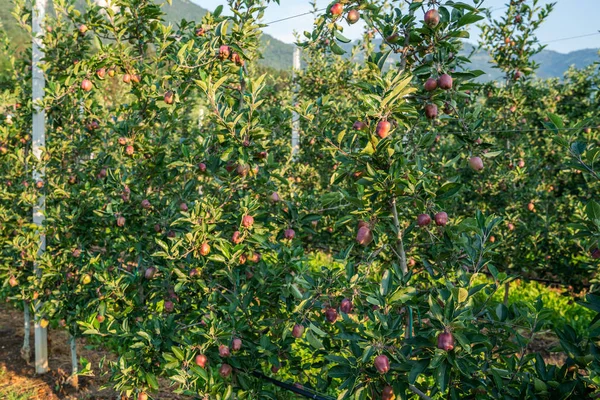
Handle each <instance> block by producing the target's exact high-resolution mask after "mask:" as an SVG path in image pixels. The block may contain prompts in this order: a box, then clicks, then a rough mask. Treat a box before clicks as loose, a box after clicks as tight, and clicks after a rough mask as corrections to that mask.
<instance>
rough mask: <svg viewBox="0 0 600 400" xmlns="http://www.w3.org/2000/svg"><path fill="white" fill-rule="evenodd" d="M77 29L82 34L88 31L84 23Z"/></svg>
mask: <svg viewBox="0 0 600 400" xmlns="http://www.w3.org/2000/svg"><path fill="white" fill-rule="evenodd" d="M77 29H78V30H79V33H81V34H82V35H85V33H86V32H87V31H88V27H87V26H86V25H85V24H81V25H79V27H78V28H77Z"/></svg>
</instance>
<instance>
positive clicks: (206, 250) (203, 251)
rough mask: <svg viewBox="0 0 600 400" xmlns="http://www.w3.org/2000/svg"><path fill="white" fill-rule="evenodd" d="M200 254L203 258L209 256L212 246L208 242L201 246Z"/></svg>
mask: <svg viewBox="0 0 600 400" xmlns="http://www.w3.org/2000/svg"><path fill="white" fill-rule="evenodd" d="M200 254H202V255H203V256H207V255H209V254H210V245H209V244H208V243H206V242H204V243H202V244H201V245H200Z"/></svg>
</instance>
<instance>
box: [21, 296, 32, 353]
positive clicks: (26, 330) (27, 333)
mask: <svg viewBox="0 0 600 400" xmlns="http://www.w3.org/2000/svg"><path fill="white" fill-rule="evenodd" d="M23 305H24V306H25V307H24V309H25V311H24V313H23V314H24V323H23V347H22V348H21V357H23V359H24V360H25V361H27V362H29V361H30V360H31V346H30V345H29V343H30V337H31V315H30V313H29V304H28V303H27V302H26V301H24V302H23Z"/></svg>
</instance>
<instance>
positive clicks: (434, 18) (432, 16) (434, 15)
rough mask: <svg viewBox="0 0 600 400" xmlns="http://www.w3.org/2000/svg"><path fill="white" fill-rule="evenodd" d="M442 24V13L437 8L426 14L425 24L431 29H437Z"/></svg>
mask: <svg viewBox="0 0 600 400" xmlns="http://www.w3.org/2000/svg"><path fill="white" fill-rule="evenodd" d="M439 23H440V13H439V12H438V10H436V9H435V8H432V9H431V10H429V11H427V12H426V13H425V24H427V25H428V26H430V27H431V28H435V27H436V26H438V24H439Z"/></svg>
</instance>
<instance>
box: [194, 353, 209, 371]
mask: <svg viewBox="0 0 600 400" xmlns="http://www.w3.org/2000/svg"><path fill="white" fill-rule="evenodd" d="M194 361H195V362H196V365H197V366H199V367H200V368H206V366H207V365H208V357H206V356H205V355H204V354H198V355H197V356H196V359H195V360H194Z"/></svg>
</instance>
